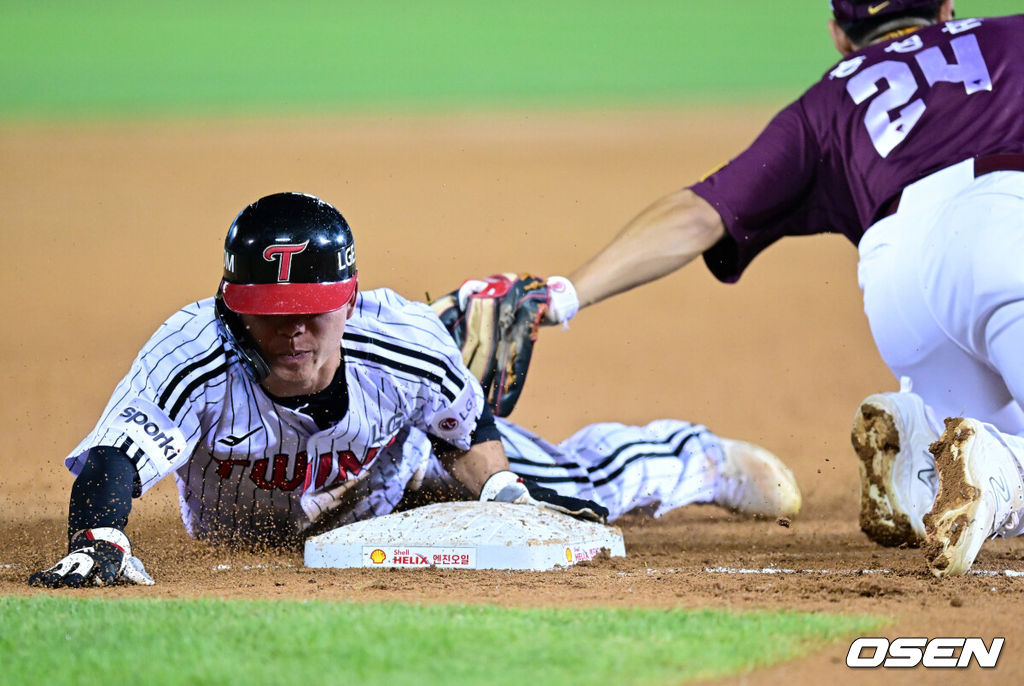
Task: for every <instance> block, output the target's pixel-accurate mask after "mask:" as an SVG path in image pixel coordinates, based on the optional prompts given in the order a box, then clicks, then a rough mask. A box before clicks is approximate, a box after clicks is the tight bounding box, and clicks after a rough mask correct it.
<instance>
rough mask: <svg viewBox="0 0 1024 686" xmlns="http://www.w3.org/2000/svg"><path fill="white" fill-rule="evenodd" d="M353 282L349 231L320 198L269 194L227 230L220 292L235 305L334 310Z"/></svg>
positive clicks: (248, 309)
mask: <svg viewBox="0 0 1024 686" xmlns="http://www.w3.org/2000/svg"><path fill="white" fill-rule="evenodd" d="M356 289H357V279H356V256H355V242H354V240H353V238H352V231H351V229H350V228H349V225H348V222H346V221H345V218H344V217H342V216H341V213H340V212H338V210H336V209H335V208H334V207H332V206H331V205H329V204H327V203H325V202H323V201H322V200H320V199H319V198H316V197H314V196H312V195H305V194H302V193H277V194H275V195H268V196H267V197H265V198H260V199H259V200H257V201H256V202H254V203H253V204H251V205H249V206H248V207H246V208H245V209H244V210H242V211H241V212H240V213H239V214H238V216H237V217H236V218H235V221H234V222H233V223H232V224H231V228H230V229H229V230H228V235H227V238H226V239H225V241H224V278H223V280H222V281H221V287H220V296H221V297H222V298H223V300H224V304H225V305H226V306H227V307H228V309H230V310H232V311H233V312H237V313H239V314H316V313H321V312H333V311H334V310H338V309H341V308H342V307H344V306H345V305H346V304H347V303H348V302H350V301H351V300H352V298H353V297H354V296H355V293H356Z"/></svg>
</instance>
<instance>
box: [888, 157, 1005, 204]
mask: <svg viewBox="0 0 1024 686" xmlns="http://www.w3.org/2000/svg"><path fill="white" fill-rule="evenodd" d="M997 171H1019V172H1024V153H1018V152H1007V153H999V154H996V155H980V156H978V157H975V158H974V178H978V177H979V176H984V175H985V174H991V173H992V172H997ZM902 196H903V191H900V192H899V193H897V194H896V197H894V198H893V199H892V200H890V201H889V202H887V203H886V204H884V205H882V209H881V210H879V212H878V219H882V218H883V217H888V216H891V215H894V214H896V210H898V209H899V208H900V198H901V197H902ZM878 219H876V220H875V221H878Z"/></svg>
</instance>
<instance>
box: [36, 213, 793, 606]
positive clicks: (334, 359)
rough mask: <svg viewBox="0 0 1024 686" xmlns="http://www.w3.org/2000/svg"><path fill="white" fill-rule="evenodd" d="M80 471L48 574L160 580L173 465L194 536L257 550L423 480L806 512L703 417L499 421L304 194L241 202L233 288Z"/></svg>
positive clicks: (455, 358) (50, 580) (564, 506)
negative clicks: (361, 274)
mask: <svg viewBox="0 0 1024 686" xmlns="http://www.w3.org/2000/svg"><path fill="white" fill-rule="evenodd" d="M530 288H531V290H536V289H535V288H533V286H532V285H531V286H530ZM543 309H544V308H541V309H539V310H538V312H540V311H541V310H543ZM477 319H478V318H477ZM65 464H66V465H67V467H68V468H69V469H70V470H71V471H72V473H73V474H75V475H76V479H75V482H74V485H73V487H72V490H71V502H70V507H69V516H68V540H69V545H68V550H69V552H68V554H67V556H66V557H64V558H63V559H61V560H60V561H59V562H58V563H57V564H56V565H55V566H53V567H51V568H50V569H47V570H45V571H42V572H38V573H36V574H33V575H32V576H31V577H30V579H29V583H30V584H33V585H42V586H51V587H58V586H81V585H83V584H87V583H88V584H93V583H95V584H108V583H118V582H135V583H152V579H151V577H149V575H148V574H147V573H146V572H145V569H144V567H143V566H142V564H141V563H140V562H139V561H138V558H136V557H135V556H134V555H133V551H132V548H131V545H130V543H129V540H128V537H127V535H126V534H125V527H126V525H127V522H128V517H129V514H130V511H131V502H132V498H135V497H139V496H141V495H143V494H144V493H145V492H146V491H148V490H149V489H150V488H151V487H152V486H153V484H155V483H156V482H157V481H159V480H160V479H161V478H163V477H165V476H167V475H169V474H173V475H174V479H175V481H176V482H177V486H178V491H179V494H180V505H181V516H182V520H183V521H184V524H185V528H186V529H187V531H188V533H189V534H191V535H193V536H195V537H198V538H202V539H207V540H211V541H220V542H227V543H232V544H241V545H270V546H288V545H296V544H300V543H301V542H302V540H303V538H304V537H306V536H308V535H310V534H312V533H317V532H320V531H324V530H327V529H330V528H334V527H337V526H340V525H343V524H346V523H349V522H354V521H357V520H361V519H366V518H369V517H374V516H378V515H384V514H388V513H390V512H392V511H394V510H395V508H396V507H398V506H399V503H400V502H401V501H402V500H403V497H405V496H406V495H407V494H409V493H410V492H416V493H430V494H438V493H445V492H447V497H463V498H479V499H480V500H481V501H500V502H510V503H517V504H522V505H523V506H524V507H543V508H550V509H553V510H557V511H560V512H563V513H566V514H569V515H572V516H574V517H579V518H582V519H589V520H594V521H602V522H603V521H605V520H606V519H608V520H611V519H615V518H616V517H618V516H619V515H621V514H622V513H624V512H626V511H628V510H631V509H633V508H637V507H654V508H656V509H657V512H664V511H667V510H670V509H672V508H676V507H681V506H683V505H687V504H690V503H702V502H703V503H716V504H719V505H723V506H725V507H728V508H731V509H733V510H737V511H741V512H747V513H751V514H761V515H767V516H776V515H786V514H792V513H795V512H796V511H797V510H798V509H799V506H800V494H799V490H798V489H797V487H796V484H795V482H794V481H793V477H792V474H791V473H790V472H789V470H788V469H787V468H786V467H785V466H784V465H783V464H782V463H781V462H780V461H779V460H778V459H777V458H775V456H773V455H771V454H770V453H768V452H767V451H765V450H763V449H760V448H758V447H756V446H753V445H750V444H746V443H740V442H736V441H729V440H726V439H721V438H718V437H716V436H715V435H713V434H711V433H710V432H709V431H708V430H707V429H705V428H704V427H702V426H697V425H693V424H689V423H687V422H683V421H677V420H659V421H656V422H653V423H651V424H649V425H647V426H643V427H629V426H623V425H621V424H596V425H592V426H589V427H586V428H585V429H583V430H582V431H580V432H578V433H577V434H575V435H574V436H572V437H570V438H569V439H568V440H566V441H564V442H563V443H561V444H559V445H552V444H549V443H546V442H545V441H543V440H541V439H540V438H538V437H537V436H534V435H532V434H531V433H529V432H527V431H526V430H524V429H522V428H520V427H517V426H515V425H513V424H511V423H508V422H506V421H504V420H495V418H494V416H493V414H492V412H491V409H490V407H489V405H488V404H487V403H485V401H484V394H483V390H482V388H481V385H480V383H479V382H478V380H477V378H476V377H474V375H473V374H472V373H471V372H470V371H469V369H468V368H467V367H466V365H465V363H464V361H463V357H462V352H461V351H460V348H459V347H458V346H457V345H456V342H455V339H453V338H452V334H451V333H450V331H449V330H448V329H446V328H445V326H444V325H442V323H441V320H440V319H439V318H438V316H437V314H435V312H434V310H432V309H431V308H430V307H429V306H427V305H425V304H421V303H415V302H410V301H408V300H406V299H404V298H403V297H401V296H400V295H398V294H397V293H395V292H393V291H391V290H388V289H386V288H383V289H379V290H374V291H368V292H360V291H359V289H358V287H357V275H356V258H355V244H354V242H353V238H352V233H351V231H350V229H349V226H348V224H347V223H346V221H345V219H344V218H343V217H342V215H341V214H340V213H339V212H338V211H337V210H336V209H335V208H334V207H332V206H331V205H329V204H327V203H324V202H322V201H320V200H318V199H317V198H314V197H312V196H309V195H302V194H295V193H281V194H277V195H271V196H268V197H265V198H262V199H260V200H258V201H256V202H255V203H253V204H251V205H249V206H248V207H246V208H245V209H244V210H242V212H241V213H240V214H239V215H238V216H237V218H236V219H235V221H234V223H233V224H232V225H231V228H230V230H229V232H228V235H227V239H226V241H225V251H224V278H223V281H222V282H221V286H220V288H219V290H218V293H217V296H216V297H215V298H207V299H205V300H201V301H199V302H195V303H192V304H190V305H187V306H185V307H184V308H182V309H181V310H180V311H179V312H177V313H175V314H174V315H172V316H171V317H170V318H169V319H168V320H167V321H166V322H164V324H163V325H162V326H161V327H160V328H159V329H158V330H157V331H156V333H155V334H154V335H153V337H152V338H151V339H150V340H149V342H148V343H146V345H145V347H144V348H143V349H142V351H141V352H140V353H139V355H138V357H137V358H136V359H135V362H134V364H133V365H132V367H131V370H130V371H129V372H128V374H127V375H126V376H125V377H124V379H123V380H122V381H121V382H120V384H118V386H117V388H116V389H115V391H114V393H113V395H112V397H111V399H110V402H109V403H108V405H107V407H106V409H105V410H104V412H103V415H102V416H101V417H100V419H99V422H98V423H97V425H96V427H95V429H93V431H92V432H91V433H90V434H89V435H88V436H87V437H86V438H85V439H84V440H83V441H82V442H81V444H79V445H78V447H76V448H75V449H74V450H73V451H72V452H71V454H70V455H69V456H68V457H67V458H66V460H65ZM510 464H511V467H510ZM541 484H543V486H542V485H541Z"/></svg>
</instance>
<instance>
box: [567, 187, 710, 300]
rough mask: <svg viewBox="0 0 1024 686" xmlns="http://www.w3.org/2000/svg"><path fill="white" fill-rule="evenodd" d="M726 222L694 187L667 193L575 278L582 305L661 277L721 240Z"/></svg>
mask: <svg viewBox="0 0 1024 686" xmlns="http://www.w3.org/2000/svg"><path fill="white" fill-rule="evenodd" d="M723 235H725V224H724V223H723V222H722V218H721V217H720V216H719V214H718V212H717V211H716V210H715V208H713V207H712V206H711V205H710V204H709V203H708V202H707V201H706V200H704V199H703V198H701V197H700V196H698V195H697V194H695V193H694V192H693V191H691V190H689V189H683V190H681V191H677V192H675V193H671V194H669V195H666V196H664V197H662V198H660V199H659V200H657V201H655V202H654V203H653V204H652V205H650V206H649V207H647V208H646V209H645V210H643V211H642V212H641V213H640V214H638V215H637V216H636V217H635V218H634V219H633V220H632V221H630V222H629V223H628V224H626V226H625V227H624V228H623V229H622V231H621V232H619V234H618V235H617V236H616V237H615V238H614V239H612V241H611V243H609V244H608V245H607V247H605V248H604V250H602V251H601V252H599V253H597V254H596V255H595V256H594V257H592V258H591V259H590V260H588V261H587V262H586V263H585V264H584V265H583V266H581V267H580V268H579V269H577V270H576V271H575V272H573V273H572V274H571V275H570V276H569V280H570V281H571V282H572V283H573V284H574V285H575V287H576V293H577V295H578V296H579V301H580V307H586V306H587V305H593V304H594V303H597V302H600V301H602V300H604V299H605V298H609V297H611V296H613V295H616V294H618V293H622V292H623V291H628V290H630V289H631V288H635V287H637V286H641V285H643V284H645V283H648V282H650V281H654V280H655V279H660V278H661V277H663V276H667V275H668V274H671V273H672V272H674V271H676V270H677V269H680V268H681V267H683V266H685V265H687V264H689V263H690V262H691V261H693V259H694V258H695V257H697V256H699V255H701V254H703V253H704V251H705V250H707V249H708V248H710V247H711V246H713V245H714V244H715V243H717V242H718V240H719V239H720V238H722V236H723Z"/></svg>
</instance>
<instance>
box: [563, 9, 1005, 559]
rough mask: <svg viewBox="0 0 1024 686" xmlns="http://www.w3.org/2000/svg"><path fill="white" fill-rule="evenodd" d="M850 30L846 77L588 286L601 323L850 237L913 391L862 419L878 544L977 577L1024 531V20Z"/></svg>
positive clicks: (871, 312)
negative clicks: (694, 279)
mask: <svg viewBox="0 0 1024 686" xmlns="http://www.w3.org/2000/svg"><path fill="white" fill-rule="evenodd" d="M832 12H833V19H831V20H830V22H829V26H830V33H831V37H832V40H833V42H834V43H835V46H836V48H837V49H838V50H839V52H840V54H841V55H842V59H841V61H839V62H838V63H837V64H836V65H835V66H833V67H832V68H830V69H829V70H828V71H827V72H826V73H825V74H824V76H822V78H821V80H820V81H819V82H818V83H816V84H814V85H813V86H812V87H811V88H809V89H808V90H807V92H805V93H804V94H803V95H802V96H800V97H799V98H798V99H797V100H796V101H795V102H793V103H792V104H791V105H789V106H788V107H786V108H785V109H783V110H782V111H781V112H779V114H778V115H777V116H775V117H774V118H773V119H772V121H771V122H770V123H769V124H768V126H767V127H766V128H765V129H764V131H763V133H761V135H760V136H759V137H758V138H757V140H756V141H755V142H754V143H753V144H752V145H751V146H750V147H749V148H747V149H746V150H744V151H743V152H741V153H740V154H739V155H737V156H736V157H735V158H734V159H732V160H731V161H730V162H728V163H727V164H725V165H724V166H723V167H722V168H720V169H719V170H717V171H715V172H714V173H712V174H711V175H710V176H708V177H707V178H705V179H703V180H701V181H699V182H697V183H694V184H692V185H690V186H688V187H687V188H685V189H683V190H680V191H678V192H675V193H672V194H670V195H668V196H666V197H663V198H661V199H659V200H657V201H656V202H655V203H654V204H652V205H651V206H650V207H648V208H647V209H645V210H644V211H642V212H641V213H640V214H639V215H638V216H637V217H636V218H634V219H633V220H632V221H631V222H629V223H628V224H627V225H626V226H625V228H624V229H623V230H622V231H621V232H620V233H619V235H618V236H616V237H615V238H614V240H613V241H612V242H611V243H610V244H609V245H608V247H607V248H605V249H604V250H603V251H601V252H600V253H598V254H597V255H595V256H594V257H593V258H591V259H590V260H589V261H587V262H586V263H585V264H584V265H583V266H582V267H580V268H579V269H578V270H576V271H575V272H574V273H572V274H571V276H570V281H571V282H572V283H573V284H574V285H575V289H576V293H577V294H578V298H579V305H580V306H582V307H586V306H588V305H591V304H593V303H596V302H598V301H600V300H603V299H605V298H607V297H610V296H612V295H615V294H617V293H620V292H622V291H625V290H628V289H631V288H633V287H635V286H639V285H641V284H643V283H646V282H648V281H652V280H654V279H657V278H660V277H662V276H665V275H666V274H669V273H671V272H673V271H675V270H677V269H679V268H680V267H682V266H684V265H686V264H687V263H689V262H690V261H691V260H693V259H694V258H695V257H697V256H703V258H704V261H705V263H706V264H707V266H708V267H709V269H710V270H711V271H712V273H714V275H715V276H716V277H717V278H719V279H720V280H722V281H726V282H733V281H736V280H737V279H738V278H739V277H740V275H741V274H742V273H743V271H744V269H745V268H746V267H747V265H748V264H750V262H751V261H752V260H753V259H754V258H755V257H756V256H757V255H758V254H759V253H760V252H761V251H762V250H764V249H765V248H767V247H768V246H770V245H771V244H773V243H774V242H775V241H777V240H779V239H780V238H782V237H783V236H794V235H806V234H815V233H827V232H831V233H841V234H843V235H845V236H846V237H847V238H848V239H849V240H850V241H851V242H852V243H853V244H854V245H856V246H857V247H858V250H859V254H860V262H859V265H858V278H859V282H860V286H861V288H862V289H863V291H864V305H865V311H866V313H867V315H868V320H869V323H870V325H871V330H872V333H873V335H874V338H875V341H876V343H877V345H878V349H879V351H880V353H881V355H882V357H883V359H884V360H885V362H886V363H887V364H888V365H889V368H890V369H891V370H892V372H893V374H894V375H895V376H896V377H897V378H900V379H901V382H902V390H901V392H900V393H879V394H876V395H872V396H870V397H868V398H867V399H865V401H864V402H863V403H862V404H861V405H860V407H859V408H858V410H857V412H856V414H855V417H854V426H853V434H852V437H853V444H854V448H855V451H856V453H857V456H858V458H859V462H860V473H861V516H860V519H861V527H862V529H863V530H864V531H865V532H866V533H867V535H868V536H869V537H870V538H871V539H872V540H874V541H877V542H878V543H881V544H883V545H909V546H918V545H920V546H923V548H924V550H925V552H926V557H927V560H928V564H929V566H930V568H931V570H932V572H933V573H934V574H935V575H937V576H946V575H955V574H963V573H964V572H966V571H967V569H969V568H970V566H971V564H972V563H973V561H974V559H975V557H976V556H977V554H978V550H979V549H980V547H981V545H982V543H983V542H984V541H985V540H986V539H987V538H988V537H990V536H994V535H1002V536H1017V535H1020V533H1021V532H1022V531H1024V525H1022V523H1021V517H1020V513H1021V511H1022V510H1024V478H1022V471H1024V470H1022V464H1024V440H1022V439H1021V438H1020V437H1019V436H1018V435H1019V434H1024V268H1022V265H1024V116H1022V111H1024V15H1017V16H1009V17H999V18H955V16H954V8H953V0H945V1H944V2H935V1H933V0H875V1H865V0H834V1H833V2H832ZM911 381H912V383H913V391H914V392H912V391H911ZM941 417H955V419H947V420H946V422H945V425H943V424H942V423H940V422H938V421H936V418H941ZM933 443H934V445H932V444H933ZM930 446H931V447H930ZM964 484H966V486H965V485H964Z"/></svg>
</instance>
